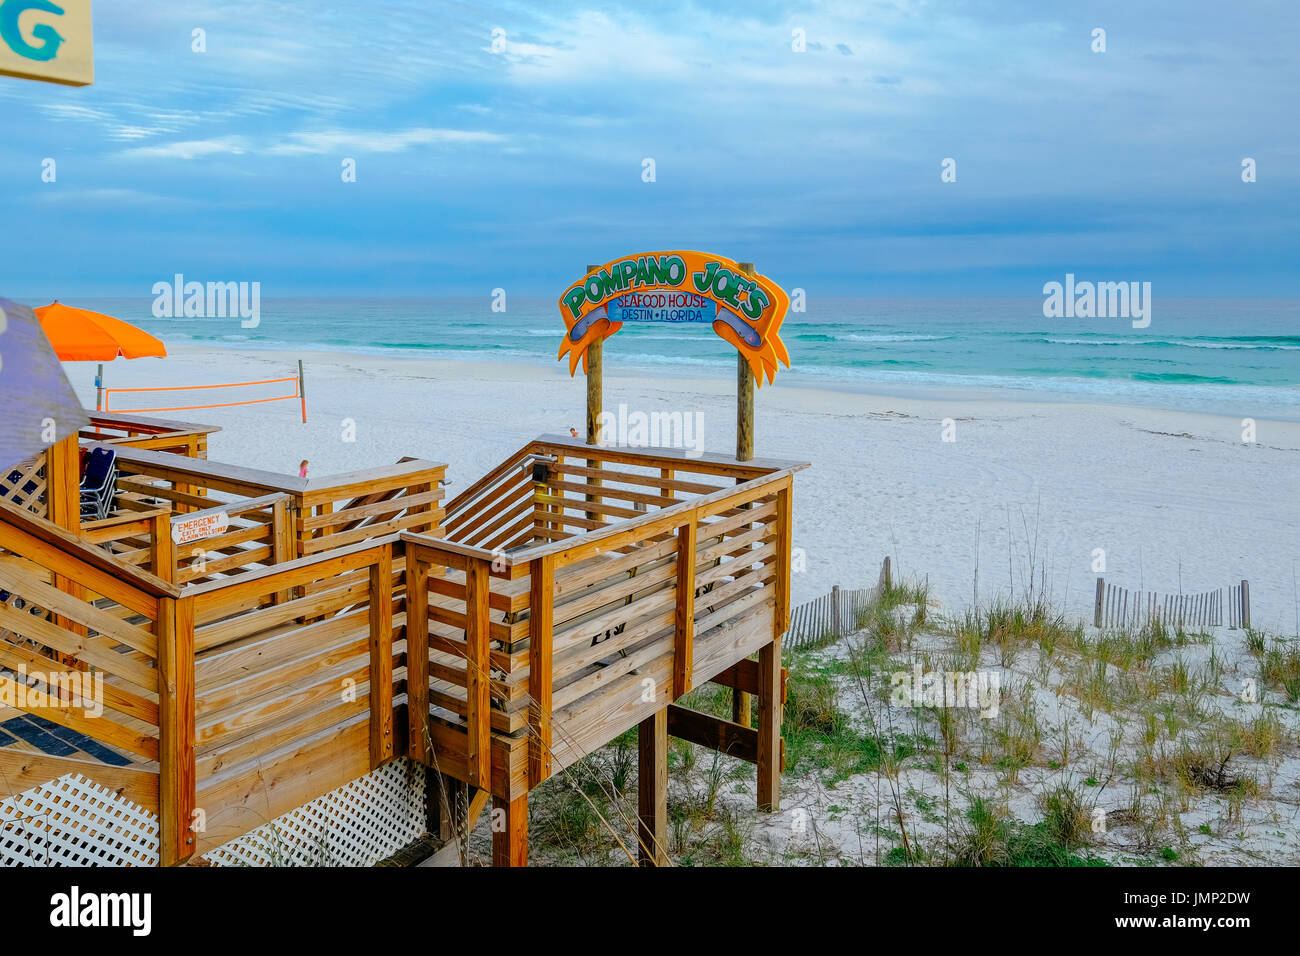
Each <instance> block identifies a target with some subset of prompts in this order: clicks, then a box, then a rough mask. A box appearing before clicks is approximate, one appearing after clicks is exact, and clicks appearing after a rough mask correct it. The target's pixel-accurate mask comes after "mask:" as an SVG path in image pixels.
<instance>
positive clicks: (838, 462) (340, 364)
mask: <svg viewBox="0 0 1300 956" xmlns="http://www.w3.org/2000/svg"><path fill="white" fill-rule="evenodd" d="M171 351H172V354H171V357H169V358H168V359H166V360H162V361H154V360H145V361H136V362H121V361H119V362H117V363H114V364H113V365H111V366H109V367H108V370H107V378H108V384H109V385H111V386H117V387H130V386H157V385H182V384H207V383H212V382H220V381H246V380H252V379H262V378H273V377H280V376H283V375H288V374H293V373H295V372H296V363H297V360H298V359H299V358H302V359H304V360H305V362H306V368H307V398H308V409H309V423H308V424H306V425H303V424H301V422H300V421H299V414H298V406H297V403H296V402H282V403H273V404H265V405H252V406H245V407H239V408H224V409H214V410H206V411H201V412H175V413H167V414H165V415H163V416H162V417H169V418H176V419H180V420H186V421H201V422H204V423H208V424H215V425H220V426H222V428H223V429H224V431H222V432H221V433H220V434H218V435H215V436H214V437H213V440H212V443H211V449H210V455H211V457H212V458H214V459H217V460H222V461H228V462H234V463H238V464H242V465H246V466H251V467H259V468H265V469H269V470H274V471H279V472H282V473H286V474H297V467H298V463H299V461H300V460H301V459H303V458H307V459H310V461H311V473H312V475H327V474H333V473H337V472H343V471H352V470H356V469H360V468H367V467H372V466H376V465H381V464H386V463H390V462H393V461H396V460H397V459H398V458H400V457H402V456H407V455H409V456H416V457H423V458H429V459H433V460H437V461H443V462H447V463H448V464H449V465H450V467H449V469H448V475H449V477H450V479H451V480H452V482H453V484H452V486H451V488H450V491H451V492H452V493H453V494H454V493H455V491H456V490H457V489H459V488H463V487H465V485H466V484H467V483H469V482H471V481H473V480H474V479H475V478H477V477H478V476H480V475H481V474H483V473H484V472H485V471H486V470H487V469H489V468H491V467H492V466H494V465H495V464H497V463H498V462H499V461H500V459H502V458H504V457H505V456H507V455H508V454H509V453H511V452H512V451H514V450H516V449H517V448H518V447H519V446H520V445H522V444H523V443H524V442H526V441H527V440H529V439H530V438H533V437H535V436H537V435H538V434H541V433H546V432H567V431H568V428H569V427H570V426H576V427H579V429H581V426H582V422H583V416H584V408H585V405H584V402H585V391H584V385H583V382H582V379H581V376H579V378H577V379H570V378H569V377H568V374H567V367H566V368H561V366H560V365H558V364H557V365H556V366H554V367H551V368H548V367H537V366H528V365H509V364H505V363H499V362H497V363H492V364H486V363H475V362H468V361H447V360H430V359H421V358H414V359H408V358H402V357H391V356H387V355H385V356H377V355H353V354H344V353H337V352H314V353H307V352H302V353H298V352H295V353H279V352H271V351H245V352H238V351H228V350H223V349H213V348H202V347H197V346H179V347H175V348H173V349H172V350H171ZM68 372H69V376H70V377H71V378H72V380H73V383H74V385H75V386H76V387H77V389H78V392H79V394H80V395H81V397H82V399H83V401H84V402H85V403H86V404H87V406H88V407H92V408H93V407H94V388H93V385H92V383H91V378H92V377H93V366H90V365H87V364H76V365H69V366H68ZM734 388H735V385H734V382H733V380H732V379H731V378H730V377H727V378H725V379H703V378H698V377H687V376H676V375H668V376H665V375H659V376H652V375H650V374H648V373H644V372H625V371H620V370H619V368H618V367H617V363H616V362H611V363H608V367H607V369H606V371H605V407H606V409H608V410H617V408H618V405H619V403H621V402H622V403H627V405H628V407H629V408H630V409H632V410H641V411H645V412H653V411H656V410H658V411H665V412H671V411H683V412H687V411H690V412H694V411H697V410H698V411H700V412H702V413H703V426H704V443H705V446H706V448H707V450H709V451H713V452H722V453H728V452H730V451H732V450H734V444H735V405H734ZM133 398H136V396H130V395H125V396H119V397H118V399H117V400H118V401H120V402H122V403H123V404H124V405H125V404H126V403H127V400H128V399H133ZM146 398H147V397H146ZM210 400H215V399H210ZM139 407H145V406H144V405H143V404H142V405H141V406H139ZM1247 414H1248V411H1243V416H1242V417H1245V415H1247ZM946 418H951V419H953V420H954V421H955V428H956V432H955V435H956V441H954V442H945V441H943V440H942V425H941V422H942V421H943V419H946ZM347 419H351V420H352V421H353V422H354V423H355V433H356V440H355V442H345V441H344V440H343V434H344V427H345V420H347ZM1241 438H1242V424H1241V420H1240V418H1226V417H1217V416H1209V415H1196V414H1188V413H1184V412H1172V411H1160V410H1153V409H1145V408H1133V407H1121V406H1114V405H1085V404H1067V403H1062V402H1042V403H1036V402H1020V401H1006V400H990V399H988V398H977V397H967V398H943V399H921V398H894V397H884V396H872V395H866V394H860V393H854V392H836V391H829V390H815V389H809V388H800V387H791V386H789V385H786V384H783V382H782V380H781V379H780V378H778V380H777V384H776V385H775V386H770V387H764V388H762V389H761V390H759V391H758V393H757V436H756V442H755V449H756V453H757V454H758V455H760V456H764V457H773V458H787V459H799V460H805V461H810V462H812V464H813V467H812V468H811V469H810V470H808V471H806V472H804V473H802V474H801V475H800V476H799V477H798V478H797V480H796V486H795V502H796V515H795V546H796V547H797V548H802V549H803V550H804V552H805V554H806V570H805V571H803V572H802V573H798V574H796V575H795V580H794V598H795V601H796V603H798V602H800V601H803V600H808V599H811V598H813V597H816V596H818V595H820V594H822V593H824V592H825V591H827V590H828V589H829V588H830V587H831V585H833V584H840V585H842V586H844V587H861V586H863V585H866V584H871V583H874V582H875V580H876V577H877V574H878V571H879V565H880V561H881V559H882V558H883V557H884V556H885V555H887V554H888V555H893V557H894V559H895V561H896V562H897V567H898V569H899V571H900V572H901V574H902V575H903V576H912V575H914V576H917V577H920V578H924V577H928V578H929V582H930V584H931V587H932V593H933V595H934V596H935V597H937V598H938V599H939V601H940V602H941V608H940V611H941V613H952V612H957V611H959V610H960V609H961V608H963V607H965V606H967V605H969V604H970V603H971V600H972V597H973V595H974V593H975V586H976V581H975V571H976V567H977V566H978V594H979V598H980V600H981V601H982V602H983V601H987V600H989V599H990V598H992V597H994V596H996V595H997V594H999V593H1001V594H1005V593H1007V591H1008V589H1009V587H1010V586H1011V584H1012V583H1014V586H1015V590H1016V591H1017V593H1019V592H1020V590H1021V589H1022V587H1023V586H1024V585H1025V584H1026V583H1027V577H1028V574H1029V559H1030V556H1031V553H1034V554H1035V557H1034V561H1035V563H1036V565H1037V567H1039V568H1042V569H1045V571H1046V575H1047V586H1048V590H1049V593H1050V596H1051V597H1052V598H1053V599H1054V600H1055V602H1056V603H1057V604H1058V606H1061V607H1063V608H1064V609H1066V610H1067V611H1069V612H1070V614H1071V615H1073V616H1077V617H1080V618H1085V619H1090V618H1091V613H1092V601H1093V587H1094V582H1095V578H1096V576H1097V575H1096V574H1095V573H1094V572H1093V570H1092V562H1093V551H1094V549H1096V548H1102V549H1104V550H1105V557H1106V567H1107V572H1106V577H1107V578H1108V580H1113V581H1115V582H1116V583H1118V584H1121V585H1123V586H1125V587H1128V588H1131V589H1137V588H1139V587H1145V588H1148V589H1157V590H1161V591H1172V592H1178V591H1179V589H1180V586H1181V590H1183V591H1184V592H1189V593H1190V592H1199V591H1206V590H1210V589H1213V588H1219V587H1224V588H1226V587H1227V586H1228V585H1229V584H1233V583H1238V582H1240V581H1241V580H1242V579H1243V578H1244V579H1248V580H1249V581H1250V584H1251V599H1252V612H1253V624H1254V625H1255V626H1256V627H1257V628H1263V629H1266V630H1268V631H1270V632H1272V633H1275V634H1279V635H1290V634H1294V633H1295V632H1296V629H1297V622H1296V591H1295V585H1294V575H1295V573H1296V570H1295V569H1296V565H1297V562H1298V561H1300V424H1297V423H1283V422H1270V421H1266V420H1263V419H1260V420H1259V421H1258V422H1257V439H1258V441H1257V443H1256V444H1243V443H1242V440H1241ZM1035 540H1036V545H1035ZM1035 551H1036V553H1035Z"/></svg>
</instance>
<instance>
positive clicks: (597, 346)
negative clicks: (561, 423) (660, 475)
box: [586, 266, 605, 521]
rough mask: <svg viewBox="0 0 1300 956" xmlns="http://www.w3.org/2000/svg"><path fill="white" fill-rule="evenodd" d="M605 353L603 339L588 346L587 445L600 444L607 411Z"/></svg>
mask: <svg viewBox="0 0 1300 956" xmlns="http://www.w3.org/2000/svg"><path fill="white" fill-rule="evenodd" d="M599 268H600V266H587V275H591V274H592V273H593V272H595V271H596V270H597V269H599ZM604 352H605V342H604V340H603V339H597V340H596V341H594V342H592V343H591V344H590V345H588V346H587V361H586V369H587V444H588V445H598V444H600V440H601V434H600V416H601V413H602V412H603V411H604V410H605V370H604ZM587 467H588V468H592V469H595V470H596V471H599V470H600V468H601V462H600V461H599V460H598V459H594V458H589V459H587ZM587 484H589V485H595V486H597V487H599V486H600V485H601V484H602V482H601V480H600V479H599V478H593V477H591V476H588V477H587ZM587 500H588V501H595V502H599V501H600V496H599V495H587ZM587 520H588V521H604V520H605V519H604V516H603V515H600V514H597V513H595V512H593V511H588V512H587Z"/></svg>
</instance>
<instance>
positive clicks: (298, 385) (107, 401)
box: [102, 375, 307, 421]
mask: <svg viewBox="0 0 1300 956" xmlns="http://www.w3.org/2000/svg"><path fill="white" fill-rule="evenodd" d="M286 382H288V383H292V384H293V393H292V394H290V395H273V396H271V397H269V398H251V399H245V400H242V401H238V402H208V403H204V404H196V405H166V406H160V407H158V408H113V407H112V397H113V396H114V395H119V394H121V395H125V394H132V393H137V394H138V393H147V392H195V391H212V390H214V389H221V388H226V389H229V388H257V387H261V386H266V385H281V384H284V383H286ZM295 399H301V400H302V420H303V421H306V420H307V401H306V397H305V396H304V394H303V391H302V382H301V380H300V379H299V378H298V376H296V375H295V376H292V377H290V378H268V379H262V380H260V381H256V382H226V383H224V384H220V385H164V386H159V387H156V388H106V389H104V398H103V408H102V411H104V412H107V413H114V412H116V413H119V414H123V413H125V414H145V413H148V412H188V411H196V410H199V409H204V408H235V407H237V406H241V405H262V404H265V403H267V402H289V401H293V400H295Z"/></svg>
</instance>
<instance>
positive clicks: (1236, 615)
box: [1092, 578, 1250, 628]
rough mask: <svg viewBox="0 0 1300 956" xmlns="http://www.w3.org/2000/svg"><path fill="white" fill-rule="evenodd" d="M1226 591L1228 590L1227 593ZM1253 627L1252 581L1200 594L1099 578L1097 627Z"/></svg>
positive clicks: (1094, 616) (1094, 619) (1096, 604)
mask: <svg viewBox="0 0 1300 956" xmlns="http://www.w3.org/2000/svg"><path fill="white" fill-rule="evenodd" d="M1225 592H1226V593H1225ZM1225 610H1226V612H1227V618H1228V626H1229V627H1234V628H1235V627H1250V582H1249V581H1242V582H1241V584H1239V585H1233V586H1232V587H1229V588H1226V589H1225V588H1218V589H1217V590H1214V591H1203V592H1201V593H1199V594H1161V593H1159V592H1156V591H1130V590H1129V589H1128V588H1124V587H1120V586H1119V585H1117V584H1108V583H1107V582H1106V579H1105V578H1098V579H1097V599H1096V603H1095V605H1094V610H1093V622H1092V623H1093V626H1094V627H1142V626H1143V625H1145V624H1153V623H1156V622H1159V623H1162V624H1165V625H1166V626H1170V627H1222V626H1223V619H1224V612H1225Z"/></svg>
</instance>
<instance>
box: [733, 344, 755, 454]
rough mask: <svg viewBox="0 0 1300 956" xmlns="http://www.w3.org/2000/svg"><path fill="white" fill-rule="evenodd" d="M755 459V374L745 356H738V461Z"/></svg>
mask: <svg viewBox="0 0 1300 956" xmlns="http://www.w3.org/2000/svg"><path fill="white" fill-rule="evenodd" d="M753 457H754V374H753V373H752V372H751V371H750V370H749V363H748V362H746V361H745V357H744V356H743V355H738V356H736V461H749V460H750V459H751V458H753Z"/></svg>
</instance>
